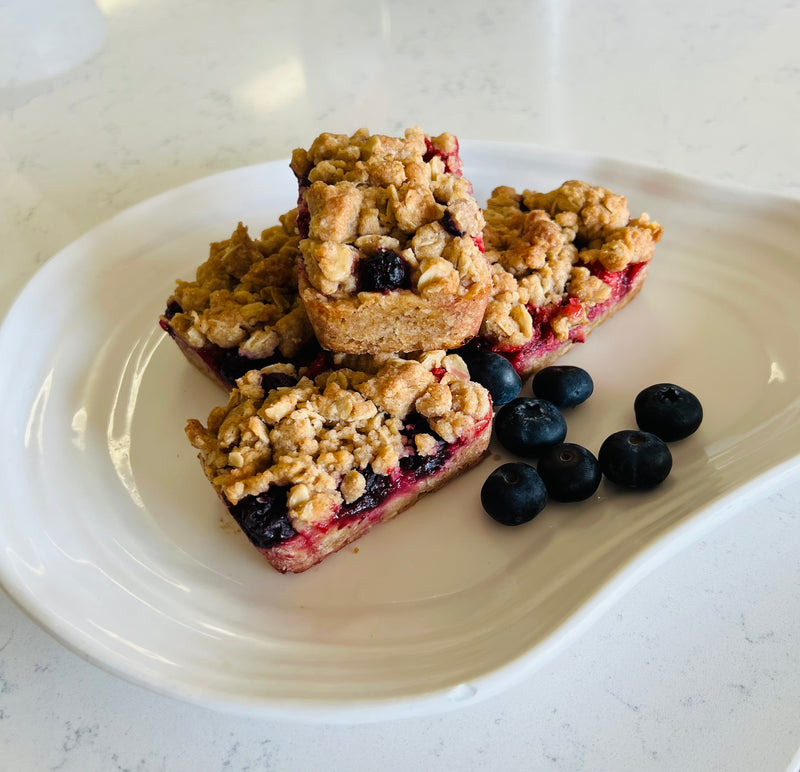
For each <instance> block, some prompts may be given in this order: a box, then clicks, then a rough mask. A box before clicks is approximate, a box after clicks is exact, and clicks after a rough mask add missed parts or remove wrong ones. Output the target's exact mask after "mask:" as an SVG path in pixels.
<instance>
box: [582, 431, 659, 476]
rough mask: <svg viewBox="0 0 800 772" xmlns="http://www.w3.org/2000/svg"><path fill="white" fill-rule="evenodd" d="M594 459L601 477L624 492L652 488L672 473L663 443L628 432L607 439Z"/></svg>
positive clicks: (638, 433)
mask: <svg viewBox="0 0 800 772" xmlns="http://www.w3.org/2000/svg"><path fill="white" fill-rule="evenodd" d="M597 458H598V460H599V462H600V469H601V470H602V471H603V474H604V475H605V476H606V477H607V478H608V479H609V480H611V482H613V483H616V484H617V485H621V486H623V487H624V488H654V487H655V486H656V485H658V484H659V483H662V482H663V481H664V480H665V479H666V478H667V475H668V474H669V473H670V470H671V469H672V454H671V453H670V452H669V448H668V447H667V445H666V443H665V442H664V441H663V440H660V439H659V438H658V437H656V435H655V434H650V433H649V432H641V431H634V430H631V429H625V430H623V431H621V432H615V433H614V434H612V435H610V436H609V437H606V439H605V441H604V442H603V444H602V445H601V446H600V452H599V453H598V454H597Z"/></svg>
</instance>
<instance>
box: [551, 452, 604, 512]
mask: <svg viewBox="0 0 800 772" xmlns="http://www.w3.org/2000/svg"><path fill="white" fill-rule="evenodd" d="M536 470H537V471H538V472H539V476H540V477H541V478H542V480H544V484H545V486H546V487H547V493H548V495H549V496H550V498H552V499H555V500H556V501H583V500H584V499H588V498H589V496H591V495H592V494H593V493H594V492H595V491H596V490H597V488H598V487H599V486H600V480H601V479H602V477H603V475H602V474H601V472H600V464H599V463H598V461H597V459H596V458H595V456H594V454H593V453H592V452H591V451H589V450H587V449H586V448H584V447H583V446H582V445H575V444H573V443H570V442H565V443H562V444H561V445H553V446H552V447H549V448H547V449H546V450H544V451H543V452H542V455H541V456H540V457H539V462H538V463H537V464H536Z"/></svg>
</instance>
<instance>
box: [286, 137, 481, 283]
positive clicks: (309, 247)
mask: <svg viewBox="0 0 800 772" xmlns="http://www.w3.org/2000/svg"><path fill="white" fill-rule="evenodd" d="M457 150H458V145H457V142H456V139H455V137H454V136H453V135H451V134H442V135H441V136H439V137H435V138H433V139H429V140H428V142H426V137H425V134H424V133H423V131H422V130H421V129H420V128H413V129H409V130H407V131H406V133H405V137H403V138H397V137H386V136H382V135H378V134H376V135H370V134H369V132H368V131H367V130H366V129H360V130H359V131H357V132H356V133H355V134H353V135H352V136H347V135H345V134H322V135H320V136H319V137H317V139H316V140H314V142H313V144H312V145H311V147H310V148H309V149H308V150H305V149H298V150H295V151H294V153H293V155H292V163H291V166H292V169H293V170H294V172H295V174H296V175H297V177H298V179H300V181H301V183H300V184H301V194H302V197H303V199H304V203H305V206H306V207H307V210H308V211H307V231H308V233H307V239H304V240H303V242H302V244H301V248H302V252H303V259H304V263H305V269H306V272H307V274H308V279H309V281H310V283H311V284H312V285H313V286H314V287H315V288H316V289H318V290H319V291H320V292H322V293H324V294H325V295H328V296H331V297H342V296H348V295H352V294H353V293H355V292H356V291H357V290H358V284H357V270H356V265H357V263H358V261H359V260H362V259H365V258H369V257H371V256H373V255H375V254H376V253H377V252H378V251H379V250H391V251H392V252H396V253H397V254H399V255H400V256H401V257H402V259H403V260H405V261H406V263H408V265H409V268H410V277H411V282H410V289H411V290H413V291H415V292H417V293H420V294H423V295H432V294H442V293H444V294H456V295H457V294H464V293H465V292H466V291H467V290H468V289H469V288H470V287H471V286H472V285H474V284H476V283H478V284H487V285H488V281H489V279H488V271H487V266H486V260H485V259H484V257H483V255H482V254H481V251H480V249H479V247H478V246H477V245H476V239H479V237H480V235H481V231H482V229H483V225H484V220H483V214H482V212H481V209H480V207H479V206H478V204H477V202H476V201H475V199H474V198H473V197H472V186H471V184H470V183H469V182H468V181H467V180H466V179H465V178H464V177H462V176H461V175H460V168H459V166H456V167H455V169H454V168H453V166H452V165H451V164H449V163H448V161H447V159H448V158H449V157H453V158H457V155H456V153H457ZM303 235H305V234H303Z"/></svg>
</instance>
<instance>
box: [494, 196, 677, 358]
mask: <svg viewBox="0 0 800 772" xmlns="http://www.w3.org/2000/svg"><path fill="white" fill-rule="evenodd" d="M484 216H485V218H486V227H485V229H484V242H485V245H486V257H487V259H488V260H489V262H490V266H491V267H490V270H491V275H492V294H491V298H490V300H489V304H488V306H487V309H486V314H485V316H484V319H483V323H482V325H481V335H483V336H484V337H486V338H488V339H490V340H492V341H494V342H496V343H501V344H502V345H505V346H508V347H511V348H517V347H519V346H523V345H524V344H525V343H527V342H528V341H529V340H530V339H531V337H532V335H533V325H532V320H531V315H530V312H529V310H528V309H529V308H530V307H539V306H545V305H551V304H558V303H561V301H562V300H563V298H564V297H565V296H568V297H572V298H577V299H578V300H579V301H580V307H581V312H580V313H573V312H572V309H570V310H569V311H567V310H564V311H563V312H559V313H558V314H556V315H555V316H554V317H553V318H552V320H551V322H550V324H551V327H552V329H553V331H554V333H555V334H556V337H557V338H558V339H559V340H566V339H567V338H568V337H569V331H570V329H571V328H572V327H574V326H577V325H580V324H583V323H585V322H586V313H585V312H586V310H587V309H589V308H591V307H592V306H594V305H596V304H599V303H603V302H605V301H606V300H608V299H609V298H610V296H611V292H612V289H611V287H610V286H609V285H608V284H607V283H606V282H604V281H603V280H602V279H601V278H600V277H599V276H596V275H594V274H593V273H592V272H591V270H590V268H589V267H587V266H591V265H593V264H596V265H599V266H602V268H603V269H604V270H606V271H612V272H617V271H621V270H623V269H625V268H626V267H627V266H628V265H630V264H632V263H639V262H646V261H648V260H650V259H651V257H652V256H653V250H654V249H655V245H656V243H657V242H658V241H659V240H660V239H661V235H662V228H661V226H660V225H659V224H658V223H655V222H651V220H650V218H649V217H648V216H647V215H646V214H643V215H641V216H640V217H638V218H637V219H635V220H630V215H629V212H628V206H627V201H626V200H625V198H624V197H622V196H618V195H616V194H614V193H612V192H611V191H610V190H606V189H605V188H602V187H595V186H592V185H589V184H587V183H585V182H580V181H578V180H570V181H567V182H565V183H564V184H563V185H562V186H561V187H559V188H557V189H556V190H553V191H550V192H549V193H537V192H533V191H528V190H526V191H523V192H522V193H521V194H519V193H517V192H516V190H514V188H511V187H507V186H501V187H498V188H496V189H495V190H494V191H493V192H492V196H491V197H490V199H489V201H488V204H487V207H486V209H485V211H484Z"/></svg>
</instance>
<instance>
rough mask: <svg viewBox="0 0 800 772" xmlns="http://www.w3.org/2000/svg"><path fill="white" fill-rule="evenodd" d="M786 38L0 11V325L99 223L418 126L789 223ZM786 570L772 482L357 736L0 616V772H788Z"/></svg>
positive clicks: (624, 13) (658, 8)
mask: <svg viewBox="0 0 800 772" xmlns="http://www.w3.org/2000/svg"><path fill="white" fill-rule="evenodd" d="M98 9H99V12H98ZM798 40H800V2H797V0H764V1H763V2H761V3H757V4H756V3H752V2H744V0H731V1H730V2H723V0H710V1H709V2H707V3H698V2H688V0H672V1H671V2H663V1H662V2H654V3H641V4H635V3H624V2H616V1H615V0H598V2H594V3H590V2H569V0H560V1H559V0H541V1H540V2H532V1H528V2H525V1H524V0H511V1H509V2H498V3H477V2H472V0H465V1H462V2H449V1H447V0H445V1H444V2H440V3H425V2H419V0H407V1H406V2H403V3H399V2H391V1H390V0H377V1H376V2H360V1H355V0H354V1H347V0H345V2H342V3H331V2H326V1H325V0H310V1H309V2H305V3H299V2H290V1H289V0H270V1H269V2H261V3H257V2H245V1H244V0H230V1H229V2H226V3H215V2H211V1H210V0H138V1H137V0H98V2H97V8H95V6H93V5H91V3H89V2H88V0H62V2H59V1H58V0H33V1H31V2H25V0H7V2H4V3H0V239H2V244H3V249H2V253H0V269H1V270H0V314H2V313H4V312H5V310H6V309H7V308H8V306H9V305H10V303H11V302H12V300H13V298H14V297H15V295H16V294H17V293H18V292H19V290H20V289H21V288H22V287H23V285H24V283H25V282H26V281H27V280H28V279H29V278H30V277H31V276H32V275H33V274H34V273H35V272H36V270H37V269H38V268H40V267H41V266H42V265H43V264H44V263H45V262H46V261H47V260H48V258H50V257H51V256H53V255H54V254H55V253H57V252H58V251H59V250H60V249H62V248H63V247H65V246H66V245H68V244H69V243H71V242H72V241H73V240H74V239H76V238H77V237H79V236H80V235H81V234H83V233H84V232H85V231H87V230H88V229H90V228H92V227H93V226H94V225H96V224H98V223H100V222H102V221H104V220H106V219H107V218H109V217H110V216H112V215H113V214H115V213H117V212H119V211H121V210H122V209H125V208H126V207H129V206H131V205H133V204H135V203H137V202H140V201H143V200H145V199H147V198H149V197H151V196H153V195H155V194H157V193H160V192H162V191H165V190H168V189H170V188H173V187H175V186H177V185H180V184H182V183H185V182H188V181H192V180H195V179H198V178H200V177H203V176H205V175H208V174H211V173H214V172H217V171H221V170H226V169H233V168H236V167H239V166H244V165H249V164H254V163H259V162H262V161H268V160H274V159H281V158H285V157H287V156H288V155H289V154H290V152H291V150H292V148H294V147H297V146H300V145H303V144H308V142H310V140H311V139H313V137H314V136H316V135H317V134H318V133H319V132H321V131H337V132H347V133H351V132H352V131H354V130H355V129H356V128H358V127H360V126H367V127H369V128H370V129H371V130H373V131H382V132H387V133H396V132H400V131H402V130H403V129H404V128H405V127H406V126H408V125H411V124H414V123H417V124H420V125H422V126H423V127H425V128H426V130H428V131H430V132H431V133H438V132H440V131H452V132H454V133H456V134H457V135H459V136H460V137H462V138H470V139H491V140H503V141H521V142H529V143H534V144H537V145H540V146H543V147H545V148H551V149H557V150H577V151H587V152H591V153H596V154H599V155H603V156H610V157H613V158H625V159H630V160H632V161H637V162H642V163H645V164H648V165H651V166H656V167H661V168H666V169H671V170H674V171H677V172H683V173H686V174H690V175H694V176H698V177H702V178H707V179H713V180H717V181H721V182H723V183H726V184H731V185H735V186H740V187H741V186H746V187H750V188H756V189H759V190H763V191H770V192H773V193H778V194H782V195H785V196H792V197H800V132H799V131H798V128H797V127H798V125H800V46H798ZM86 56H88V57H89V58H88V59H86V58H85V57H86ZM48 73H49V74H48ZM170 280H171V278H170ZM776 281H777V283H778V284H779V282H780V277H776ZM43 313H45V311H44V310H43ZM32 323H35V320H32ZM15 366H16V363H14V362H2V363H0V367H2V368H9V369H13V368H14V367H15ZM798 545H800V481H798V480H794V481H792V480H789V481H788V483H786V485H784V486H783V487H782V488H781V489H779V490H774V491H772V492H771V493H768V494H767V495H766V496H764V497H763V498H761V499H759V500H758V501H756V502H755V503H750V504H749V505H747V506H746V507H744V508H743V509H742V510H741V511H740V512H738V513H737V514H736V515H735V516H734V517H732V518H731V519H730V520H728V521H727V522H726V523H725V524H724V525H723V526H721V527H719V528H717V529H716V530H714V531H712V532H710V533H708V534H706V535H705V536H704V538H702V540H700V541H698V542H696V543H694V544H693V545H692V546H690V547H688V548H686V549H685V550H683V551H682V552H680V553H679V554H677V555H676V556H673V557H672V558H670V559H668V560H667V561H666V562H664V563H663V564H661V565H660V566H659V567H658V568H656V569H655V570H654V571H653V572H652V573H650V574H649V575H648V576H646V577H644V578H643V579H642V580H641V581H640V582H639V584H638V585H636V586H635V588H634V589H633V590H631V591H630V592H628V593H627V594H626V595H625V597H623V598H622V599H621V600H619V601H618V602H617V603H616V604H615V605H614V606H613V607H612V608H611V609H610V610H609V611H608V612H607V613H605V615H604V616H602V618H600V619H599V620H598V621H597V622H596V623H595V624H593V625H592V626H591V627H590V628H589V629H588V630H587V631H586V632H585V633H584V634H583V635H582V636H581V637H580V638H579V639H578V640H577V641H575V642H574V643H573V644H572V645H571V646H570V647H569V648H567V649H566V650H565V651H563V652H561V653H560V654H558V655H557V656H555V657H554V658H552V659H550V660H549V661H548V662H547V663H546V664H545V665H544V666H543V667H542V668H541V669H540V670H538V671H537V672H535V673H534V674H532V675H530V676H529V677H527V678H526V679H525V680H523V681H522V682H520V683H518V684H516V685H514V686H513V687H512V688H510V689H509V690H508V691H506V692H504V693H502V694H500V695H499V696H494V697H491V698H488V699H486V700H484V701H481V702H478V703H476V704H470V705H467V706H465V707H463V708H461V709H457V710H452V711H449V712H447V713H443V714H439V715H434V716H428V717H425V718H411V719H404V720H400V721H393V722H377V723H369V724H364V725H356V726H347V725H345V726H342V725H321V726H320V725H317V724H315V725H311V724H308V725H307V724H303V723H298V722H290V721H276V720H265V719H257V718H250V717H242V716H236V715H230V714H226V713H218V712H215V711H213V710H211V709H208V708H204V707H200V706H196V705H190V704H184V703H182V702H178V701H175V700H172V699H170V698H167V697H163V696H160V695H157V694H154V693H151V692H149V691H146V690H144V689H142V688H140V687H138V686H135V685H132V684H129V683H127V682H125V681H122V680H120V679H118V678H116V677H114V676H112V675H110V674H108V673H106V672H105V671H103V670H101V669H99V668H97V667H95V666H93V665H91V664H88V663H87V662H85V661H84V660H83V659H81V658H80V657H79V656H77V655H76V654H74V653H72V652H70V651H68V650H66V649H65V648H63V647H62V646H61V645H60V644H59V643H57V642H56V641H55V640H53V639H52V638H51V637H50V636H49V635H48V634H47V633H45V632H43V631H42V630H41V629H39V628H38V627H37V626H36V625H35V624H34V623H33V622H31V621H30V620H29V619H28V617H27V616H26V615H25V614H24V613H23V612H22V611H20V610H19V609H17V607H16V606H15V605H14V604H13V603H12V601H11V600H10V599H9V598H8V596H7V595H5V594H4V593H2V592H0V769H2V770H14V771H15V772H17V771H20V772H26V771H27V770H62V771H63V772H67V771H68V770H76V771H80V772H93V771H94V770H97V771H98V772H101V771H102V772H105V771H107V770H119V771H120V772H121V771H122V770H131V771H133V770H135V771H136V772H178V771H179V770H181V771H182V770H187V771H188V770H223V769H224V770H242V771H243V772H244V770H251V771H253V772H254V771H255V770H287V771H289V770H316V769H320V770H322V769H324V770H326V771H327V772H332V771H334V770H373V769H381V770H387V771H388V770H392V771H395V770H396V771H397V772H401V771H402V772H408V771H409V770H442V771H448V772H451V771H452V770H459V771H462V770H583V769H585V770H615V771H619V770H650V769H652V770H725V772H730V771H732V770H792V771H793V772H794V771H796V770H797V769H798V765H799V764H800V761H799V760H798V758H799V757H797V756H796V755H795V754H796V753H797V752H798V748H800V654H798V652H799V651H800V647H799V646H798V643H799V642H800V557H799V556H800V550H798ZM2 546H3V545H0V548H2Z"/></svg>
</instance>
